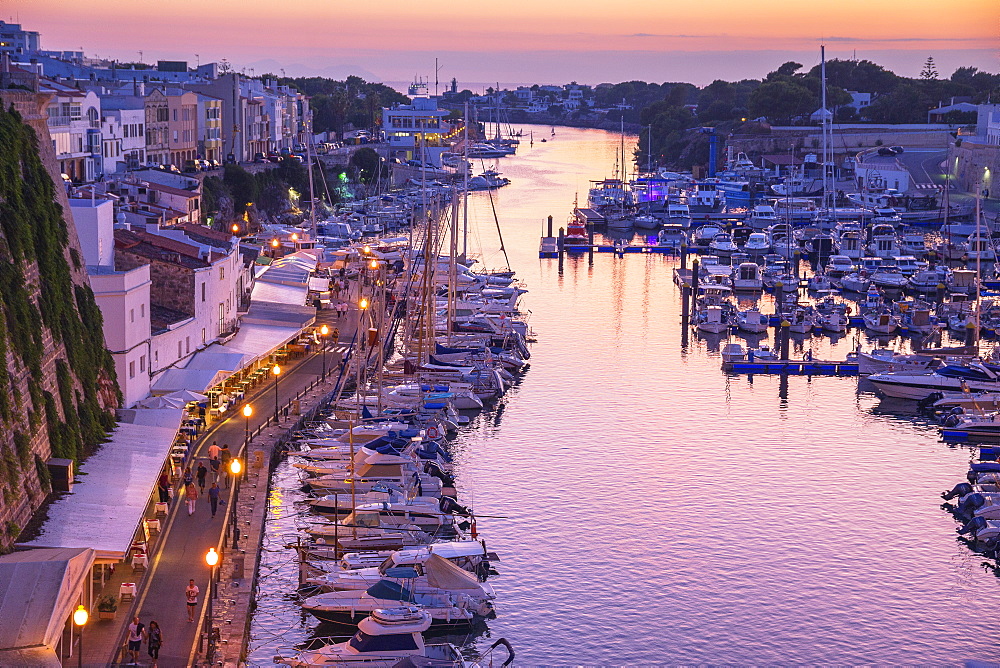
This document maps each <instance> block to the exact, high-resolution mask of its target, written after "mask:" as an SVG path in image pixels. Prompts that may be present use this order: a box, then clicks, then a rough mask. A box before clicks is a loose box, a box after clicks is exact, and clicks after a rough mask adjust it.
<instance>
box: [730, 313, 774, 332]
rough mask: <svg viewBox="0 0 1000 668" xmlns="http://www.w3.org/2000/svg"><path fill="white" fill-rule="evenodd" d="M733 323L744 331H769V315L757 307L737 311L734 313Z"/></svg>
mask: <svg viewBox="0 0 1000 668" xmlns="http://www.w3.org/2000/svg"><path fill="white" fill-rule="evenodd" d="M733 324H734V325H736V327H737V328H738V329H740V330H742V331H744V332H750V333H752V334H761V333H763V332H766V331H767V326H768V317H767V316H766V315H764V314H763V313H761V312H760V310H758V309H757V308H750V309H746V310H745V311H736V313H735V314H734V315H733Z"/></svg>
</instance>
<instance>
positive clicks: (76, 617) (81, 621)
mask: <svg viewBox="0 0 1000 668" xmlns="http://www.w3.org/2000/svg"><path fill="white" fill-rule="evenodd" d="M88 619H90V615H89V614H87V609H86V608H85V607H83V606H82V605H79V606H77V608H76V611H75V612H74V613H73V623H74V624H76V627H77V631H78V633H79V637H80V646H79V647H78V648H77V650H76V652H77V654H76V665H77V666H78V667H82V666H83V627H84V626H85V625H86V624H87V620H88Z"/></svg>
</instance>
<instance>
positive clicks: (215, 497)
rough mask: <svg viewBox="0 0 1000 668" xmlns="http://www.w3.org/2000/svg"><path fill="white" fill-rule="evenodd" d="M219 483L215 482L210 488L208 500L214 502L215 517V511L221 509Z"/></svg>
mask: <svg viewBox="0 0 1000 668" xmlns="http://www.w3.org/2000/svg"><path fill="white" fill-rule="evenodd" d="M220 491H221V490H219V483H217V482H213V483H212V486H211V487H209V489H208V502H209V503H210V504H212V517H215V511H216V510H218V509H219V492H220Z"/></svg>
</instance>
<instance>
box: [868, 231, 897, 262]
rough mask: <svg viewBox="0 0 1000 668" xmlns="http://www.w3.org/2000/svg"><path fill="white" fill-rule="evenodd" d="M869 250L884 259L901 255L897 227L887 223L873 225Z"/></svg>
mask: <svg viewBox="0 0 1000 668" xmlns="http://www.w3.org/2000/svg"><path fill="white" fill-rule="evenodd" d="M868 252H869V253H871V254H872V255H874V256H875V257H880V258H883V259H886V258H892V257H897V256H898V255H900V252H899V238H898V237H897V236H896V229H895V227H894V226H893V225H890V224H887V223H883V224H881V225H872V228H871V243H869V244H868Z"/></svg>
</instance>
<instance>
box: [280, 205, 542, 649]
mask: <svg viewBox="0 0 1000 668" xmlns="http://www.w3.org/2000/svg"><path fill="white" fill-rule="evenodd" d="M460 198H461V191H460V189H456V188H450V187H443V186H442V187H437V186H432V185H423V186H421V187H419V188H416V187H415V188H414V189H412V190H406V191H402V192H396V193H394V194H392V195H383V196H379V197H377V198H371V199H368V200H364V201H362V202H357V203H356V204H353V205H351V206H350V207H349V208H345V209H344V210H343V211H342V212H341V215H339V216H338V217H335V218H332V219H330V220H326V221H323V222H318V223H317V225H316V227H317V230H318V236H317V237H316V238H315V240H314V239H311V238H310V237H309V236H308V235H302V236H300V233H299V232H290V231H289V230H284V234H283V235H282V236H283V238H290V239H292V240H294V242H295V244H296V247H300V246H303V244H308V245H309V247H310V248H311V249H312V250H314V251H315V250H317V249H318V250H319V256H320V257H322V258H325V259H326V260H327V261H329V262H330V263H331V264H330V268H329V270H328V271H329V272H330V273H329V276H330V281H331V283H333V282H335V283H336V284H337V287H336V291H335V292H332V293H327V292H323V293H321V294H324V295H326V294H333V297H332V300H334V301H339V302H340V304H341V306H344V307H345V308H344V309H343V310H342V313H343V315H341V316H340V317H339V319H338V323H341V324H340V325H339V326H340V327H342V328H343V329H344V331H352V330H353V331H354V332H355V333H354V336H353V340H352V341H351V343H350V344H349V345H348V346H347V352H346V357H344V358H343V360H342V362H341V363H340V364H339V366H338V367H337V368H336V369H331V373H332V374H334V377H335V378H336V388H337V389H336V390H335V391H334V393H333V395H331V396H332V399H331V403H330V404H329V406H328V407H327V408H326V409H325V410H323V411H321V412H320V413H319V414H318V416H317V419H315V420H314V421H312V422H310V423H306V424H305V425H304V427H303V428H302V429H301V430H300V431H298V432H296V433H295V434H294V438H293V439H292V441H291V442H290V443H289V447H288V451H287V461H286V463H287V465H288V466H289V467H290V470H291V471H292V472H293V475H294V476H295V479H296V481H295V483H294V485H295V487H297V488H300V489H301V490H303V492H302V493H303V497H302V498H301V501H300V502H299V503H298V504H297V505H298V508H297V510H296V512H297V513H300V514H301V518H302V520H303V521H302V523H301V525H300V526H299V527H298V531H297V532H296V535H295V536H287V535H286V536H282V538H281V539H280V540H281V542H282V545H283V547H282V550H283V551H284V552H285V553H287V554H289V555H294V558H295V559H296V560H297V562H298V569H297V570H298V582H297V583H296V585H295V587H294V591H289V592H288V595H289V596H293V597H294V598H295V602H296V605H297V606H298V608H299V609H300V610H301V613H302V614H304V615H309V616H311V617H312V618H315V620H317V622H318V623H320V624H321V625H322V628H323V629H324V630H325V631H319V632H318V634H319V635H317V637H316V638H315V639H314V641H313V642H309V643H306V644H304V645H298V646H292V647H283V648H280V651H279V653H277V654H276V655H275V656H274V657H273V659H274V662H275V663H278V664H282V665H290V666H346V665H351V666H354V665H369V666H402V665H422V666H423V665H428V666H430V665H433V666H456V667H459V666H460V667H472V666H479V665H500V664H502V665H507V664H508V663H510V662H511V661H512V660H513V657H514V651H513V648H511V646H510V644H509V643H507V642H506V641H505V640H503V639H500V640H497V641H496V642H495V643H494V644H493V646H492V647H490V648H488V649H486V650H485V651H483V652H482V653H481V654H480V656H478V658H475V659H473V658H469V656H468V654H469V653H468V652H465V653H463V652H462V651H461V650H460V649H459V648H458V647H456V646H455V645H454V644H451V643H448V642H443V643H442V642H431V641H427V642H425V639H424V634H425V633H440V632H442V631H446V632H456V631H457V632H462V633H466V632H473V631H479V632H481V631H482V630H484V629H486V628H488V622H489V620H490V619H493V618H495V617H496V615H497V614H502V613H501V612H500V611H498V598H499V595H498V592H496V591H495V590H494V588H493V586H492V582H491V579H492V578H493V577H494V576H495V575H496V574H497V570H496V568H497V564H498V562H499V560H500V557H499V556H498V555H497V554H496V553H494V552H492V551H490V549H489V548H488V545H487V542H486V537H485V536H483V535H482V534H481V533H480V531H479V529H478V525H477V512H478V511H481V509H480V508H477V507H475V506H474V505H472V504H471V503H467V502H466V501H464V500H460V499H459V498H458V492H457V489H456V476H457V475H458V472H457V471H456V470H455V468H454V460H453V456H452V454H451V452H450V447H449V443H450V441H451V440H452V439H453V438H454V436H455V434H456V433H458V432H459V430H461V429H462V428H463V427H464V426H465V425H467V424H468V423H469V421H470V416H474V415H475V413H476V412H478V411H481V410H482V409H483V408H484V406H485V407H488V406H492V405H495V404H496V402H497V401H498V399H500V398H501V397H502V396H503V395H504V394H505V393H506V392H507V391H508V390H509V389H510V388H511V387H512V386H513V385H514V384H515V383H517V382H518V379H519V378H520V377H521V375H522V374H523V373H525V372H526V370H527V368H528V359H529V358H530V357H531V353H530V349H529V344H530V343H531V342H532V341H533V340H534V338H533V334H532V332H531V330H530V328H529V326H528V324H527V313H525V312H523V311H522V310H521V307H520V298H521V295H523V294H524V293H525V292H527V290H526V289H525V287H524V285H523V283H522V282H521V281H519V280H518V278H517V277H516V275H515V272H514V271H513V270H512V269H510V268H509V266H507V267H504V268H502V269H486V268H482V267H481V266H479V264H477V262H476V260H474V259H473V258H472V257H471V256H470V254H469V253H468V251H467V244H468V221H467V219H466V218H464V217H463V216H462V215H461V214H460V213H459V212H460V206H459V203H460ZM268 232H270V233H271V234H274V235H279V234H281V233H282V230H279V229H271V230H268ZM393 233H395V236H392V234H393ZM276 239H277V237H276ZM275 247H278V244H277V243H276V245H275ZM508 264H509V261H508ZM324 367H325V357H324ZM284 484H285V485H290V484H292V482H291V481H289V480H286V481H285V483H284Z"/></svg>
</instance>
